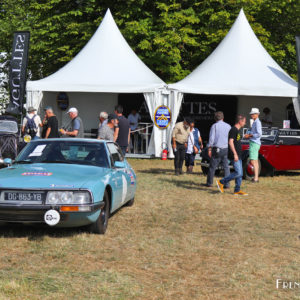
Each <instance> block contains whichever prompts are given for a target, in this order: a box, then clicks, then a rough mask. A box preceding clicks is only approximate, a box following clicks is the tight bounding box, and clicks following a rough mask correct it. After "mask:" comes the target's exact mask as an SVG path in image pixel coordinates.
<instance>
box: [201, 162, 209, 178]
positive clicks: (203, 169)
mask: <svg viewBox="0 0 300 300" xmlns="http://www.w3.org/2000/svg"><path fill="white" fill-rule="evenodd" d="M202 162H203V163H208V161H206V160H202ZM201 169H202V173H203V174H204V175H207V173H208V167H205V166H201Z"/></svg>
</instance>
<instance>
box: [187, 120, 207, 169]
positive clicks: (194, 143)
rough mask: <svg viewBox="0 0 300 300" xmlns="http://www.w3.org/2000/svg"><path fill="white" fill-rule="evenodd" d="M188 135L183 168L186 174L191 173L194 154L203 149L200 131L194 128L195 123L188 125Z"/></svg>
mask: <svg viewBox="0 0 300 300" xmlns="http://www.w3.org/2000/svg"><path fill="white" fill-rule="evenodd" d="M190 131H191V132H190V134H189V137H188V142H187V148H186V153H185V166H186V172H187V173H188V174H191V173H193V167H194V161H195V157H196V154H197V153H199V152H200V151H201V149H203V143H202V138H201V135H200V131H199V130H198V129H197V128H195V123H194V121H192V122H191V123H190Z"/></svg>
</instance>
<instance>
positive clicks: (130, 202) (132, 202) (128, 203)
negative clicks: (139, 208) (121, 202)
mask: <svg viewBox="0 0 300 300" xmlns="http://www.w3.org/2000/svg"><path fill="white" fill-rule="evenodd" d="M133 204H134V198H132V199H131V200H129V201H128V202H126V204H125V206H132V205H133Z"/></svg>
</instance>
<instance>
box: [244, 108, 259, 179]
mask: <svg viewBox="0 0 300 300" xmlns="http://www.w3.org/2000/svg"><path fill="white" fill-rule="evenodd" d="M259 113H260V112H259V109H258V108H252V110H251V111H250V116H251V119H252V120H253V121H254V122H253V124H252V127H251V131H250V133H249V134H245V135H244V138H246V139H250V141H249V159H250V163H251V165H252V166H253V168H254V178H253V180H252V181H253V182H258V173H259V165H258V152H259V149H260V145H261V142H260V138H261V136H262V129H261V122H260V120H259V118H258V117H259Z"/></svg>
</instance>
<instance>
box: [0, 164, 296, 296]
mask: <svg viewBox="0 0 300 300" xmlns="http://www.w3.org/2000/svg"><path fill="white" fill-rule="evenodd" d="M130 162H131V164H132V165H133V167H134V168H135V170H136V171H137V175H138V190H137V194H136V202H135V205H134V206H133V207H130V208H123V209H121V210H120V211H118V212H117V213H116V214H114V215H113V216H112V218H111V219H110V220H109V227H108V231H107V233H106V234H105V235H104V236H98V235H92V234H88V233H86V232H85V231H84V230H81V229H68V230H52V229H50V228H46V229H39V228H32V227H22V226H10V227H4V228H2V229H0V249H1V257H0V299H300V290H288V291H286V290H276V285H275V284H276V279H277V278H282V279H289V280H294V281H300V273H299V261H300V254H299V245H300V239H299V235H300V232H299V225H300V217H299V211H300V204H299V200H300V192H299V186H300V185H299V183H300V173H297V172H294V173H288V174H281V175H278V176H275V177H273V178H271V177H269V178H267V177H266V178H261V179H260V183H259V184H258V185H256V184H251V183H247V182H243V190H245V191H247V192H248V193H249V196H248V197H243V198H236V197H234V196H233V195H232V190H231V191H226V193H225V194H220V193H219V192H218V191H217V189H216V188H213V189H207V188H205V187H204V186H202V185H201V184H203V183H205V177H204V176H203V175H202V173H201V172H200V167H199V166H197V167H196V168H195V169H196V173H195V174H194V175H182V176H179V177H178V176H174V175H173V165H172V161H166V162H162V161H160V160H130Z"/></svg>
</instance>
